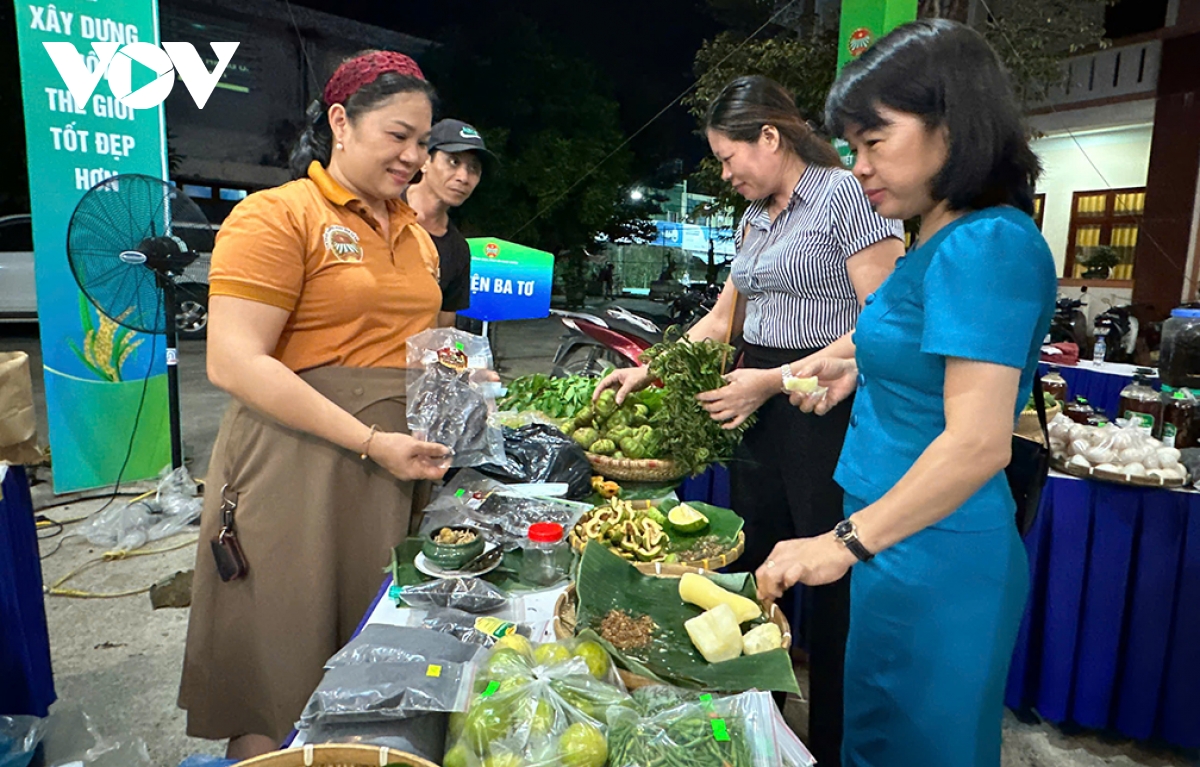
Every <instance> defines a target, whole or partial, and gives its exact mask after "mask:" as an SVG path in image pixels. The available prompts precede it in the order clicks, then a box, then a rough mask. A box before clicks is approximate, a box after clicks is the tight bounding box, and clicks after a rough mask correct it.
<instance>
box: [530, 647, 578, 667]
mask: <svg viewBox="0 0 1200 767" xmlns="http://www.w3.org/2000/svg"><path fill="white" fill-rule="evenodd" d="M571 657H572V655H571V650H570V648H569V647H567V646H566V645H562V644H559V643H558V642H551V643H549V644H543V645H538V647H537V649H536V650H534V651H533V662H534V663H536V664H537V665H539V666H555V665H558V664H559V663H566V662H567V661H569V660H571Z"/></svg>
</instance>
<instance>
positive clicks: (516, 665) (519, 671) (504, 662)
mask: <svg viewBox="0 0 1200 767" xmlns="http://www.w3.org/2000/svg"><path fill="white" fill-rule="evenodd" d="M528 673H529V661H528V660H526V659H525V658H523V657H522V656H521V653H519V652H517V651H516V650H514V649H512V648H511V647H502V648H500V649H499V650H496V651H495V652H494V653H492V657H490V658H488V662H487V674H488V676H490V678H492V679H507V678H508V677H511V676H521V675H527V674H528Z"/></svg>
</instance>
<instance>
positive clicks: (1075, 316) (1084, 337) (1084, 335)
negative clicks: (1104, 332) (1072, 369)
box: [1050, 288, 1092, 359]
mask: <svg viewBox="0 0 1200 767" xmlns="http://www.w3.org/2000/svg"><path fill="white" fill-rule="evenodd" d="M1084 290H1085V291H1086V290H1087V288H1084ZM1086 297H1087V296H1086V295H1084V296H1080V297H1079V298H1078V299H1073V298H1060V299H1058V305H1057V308H1056V309H1055V311H1054V317H1053V318H1052V319H1051V320H1050V343H1052V344H1058V343H1073V344H1075V345H1076V346H1078V347H1079V356H1080V358H1081V359H1091V353H1092V345H1091V339H1090V337H1089V333H1088V321H1087V315H1086V314H1084V312H1083V307H1084V305H1085V302H1084V300H1083V299H1084V298H1086Z"/></svg>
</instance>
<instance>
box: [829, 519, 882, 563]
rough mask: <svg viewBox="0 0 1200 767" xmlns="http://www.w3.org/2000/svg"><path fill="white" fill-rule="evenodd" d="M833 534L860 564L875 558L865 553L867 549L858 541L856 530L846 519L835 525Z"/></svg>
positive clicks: (867, 552)
mask: <svg viewBox="0 0 1200 767" xmlns="http://www.w3.org/2000/svg"><path fill="white" fill-rule="evenodd" d="M833 534H834V536H836V537H837V539H838V540H839V541H841V542H842V545H844V546H845V547H846V548H848V549H850V553H851V554H853V555H854V556H856V557H858V561H860V562H870V561H871V559H872V558H873V557H874V556H875V555H874V554H872V553H871V552H869V551H867V547H866V546H864V545H862V542H861V541H859V540H858V528H857V527H855V526H854V523H853V522H851V521H850V520H848V519H843V520H842V521H841V522H838V523H837V527H835V528H833Z"/></svg>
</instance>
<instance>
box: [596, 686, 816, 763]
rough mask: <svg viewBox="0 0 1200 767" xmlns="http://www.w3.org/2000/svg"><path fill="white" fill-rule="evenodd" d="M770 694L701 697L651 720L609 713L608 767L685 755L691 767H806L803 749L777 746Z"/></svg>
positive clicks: (672, 759)
mask: <svg viewBox="0 0 1200 767" xmlns="http://www.w3.org/2000/svg"><path fill="white" fill-rule="evenodd" d="M775 712H776V708H775V703H774V702H773V700H772V699H771V695H770V693H765V692H746V693H742V694H741V695H734V696H730V697H716V696H713V695H708V694H705V695H700V696H698V699H696V700H694V701H693V702H686V703H682V704H680V705H678V706H675V707H674V708H669V709H665V710H660V711H657V712H656V713H653V714H651V715H649V716H643V715H640V714H639V713H638V712H637V711H633V710H630V709H625V708H614V709H610V711H609V717H608V724H609V730H608V749H609V751H608V764H609V765H610V767H671V766H673V765H676V764H678V763H679V762H678V755H679V754H680V753H686V754H687V764H688V765H689V767H809V765H811V764H812V761H807V760H803V755H804V754H806V753H807V752H806V751H804V749H803V746H802V745H801V746H800V747H799V748H796V744H792V743H788V744H786V747H785V748H781V747H780V744H779V743H778V742H777V737H778V735H779V733H778V731H777V729H776V727H777V725H776V716H775Z"/></svg>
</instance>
